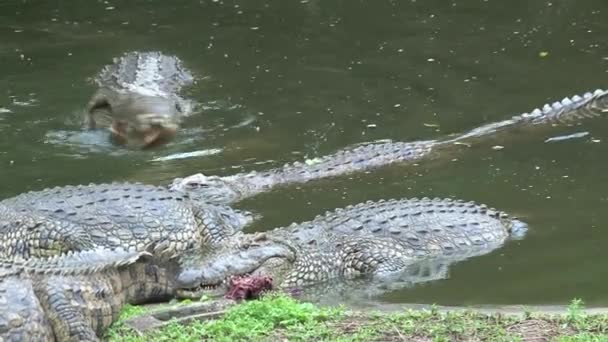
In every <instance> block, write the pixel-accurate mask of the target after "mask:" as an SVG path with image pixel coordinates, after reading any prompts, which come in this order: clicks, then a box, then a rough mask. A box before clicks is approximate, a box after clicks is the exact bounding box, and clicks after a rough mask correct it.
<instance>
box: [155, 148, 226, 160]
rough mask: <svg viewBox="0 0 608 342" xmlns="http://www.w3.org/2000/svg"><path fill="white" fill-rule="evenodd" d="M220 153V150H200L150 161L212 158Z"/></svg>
mask: <svg viewBox="0 0 608 342" xmlns="http://www.w3.org/2000/svg"><path fill="white" fill-rule="evenodd" d="M220 152H222V149H220V148H211V149H208V150H200V151H192V152H184V153H176V154H171V155H168V156H166V157H158V158H154V159H152V160H151V161H153V162H158V161H168V160H176V159H186V158H193V157H204V156H212V155H214V154H218V153H220Z"/></svg>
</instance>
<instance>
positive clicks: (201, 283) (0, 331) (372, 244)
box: [0, 199, 525, 341]
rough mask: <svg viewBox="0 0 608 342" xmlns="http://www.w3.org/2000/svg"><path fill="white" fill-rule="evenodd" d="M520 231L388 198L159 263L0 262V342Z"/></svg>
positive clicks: (356, 273)
mask: <svg viewBox="0 0 608 342" xmlns="http://www.w3.org/2000/svg"><path fill="white" fill-rule="evenodd" d="M522 231H525V226H524V225H522V224H520V223H519V222H518V221H516V220H513V219H509V218H508V217H507V215H506V214H504V213H502V212H499V211H496V210H494V209H490V208H487V207H486V206H484V205H477V204H474V203H472V202H463V201H452V200H449V199H443V200H440V199H433V200H431V199H410V200H390V201H379V202H367V203H362V204H358V205H354V206H349V207H347V208H345V209H338V210H336V211H334V212H331V213H327V214H325V215H324V216H318V217H317V218H315V219H314V220H312V221H309V222H304V223H300V224H293V225H291V226H289V227H286V228H277V229H275V230H273V231H271V232H268V233H265V234H255V235H253V234H243V233H240V232H239V233H235V234H234V235H233V236H231V237H230V239H226V240H225V241H222V242H218V243H216V244H214V245H212V246H210V247H209V248H204V249H200V248H192V249H187V250H185V251H182V252H180V253H178V254H177V255H174V256H169V257H165V256H155V255H154V253H150V252H149V251H153V250H155V249H156V247H155V246H154V244H155V243H152V244H151V245H148V246H145V247H144V248H143V249H142V250H140V251H125V250H124V249H108V248H99V247H98V248H92V249H90V250H87V251H80V252H68V253H64V254H63V255H60V256H54V257H42V258H40V257H31V258H29V259H27V260H23V259H5V258H0V304H1V305H0V340H3V341H23V340H35V341H55V340H57V341H96V340H97V339H98V337H99V336H102V335H103V334H104V332H105V331H106V329H107V328H108V327H109V326H110V325H111V324H112V323H113V322H114V321H115V320H116V319H117V317H118V315H119V312H120V310H121V308H122V306H123V305H125V304H127V303H129V304H139V303H145V302H151V301H161V300H167V299H169V298H171V297H176V296H177V297H180V298H192V297H194V296H200V295H201V294H204V293H206V292H207V291H210V292H213V291H214V290H219V289H222V286H221V285H222V284H223V283H222V282H223V281H224V280H225V279H228V278H229V277H231V276H235V275H243V274H256V273H263V274H269V275H272V277H273V278H274V283H275V284H276V285H279V286H280V287H283V288H293V287H297V288H306V287H308V286H311V285H315V284H318V283H322V282H327V281H332V280H336V279H338V278H341V279H351V278H356V277H360V276H364V275H373V276H374V277H386V276H389V275H390V274H394V273H396V272H400V271H402V270H404V269H405V268H407V267H408V265H411V264H413V263H415V262H416V261H418V260H423V259H433V258H445V259H446V260H449V262H455V261H458V260H462V259H464V258H466V257H471V256H475V255H481V254H485V253H488V252H490V251H492V250H494V249H496V248H498V247H499V246H500V245H502V244H503V243H504V241H505V240H506V239H507V238H508V237H509V236H510V235H513V234H515V233H518V234H519V233H521V232H522ZM210 289H214V290H210Z"/></svg>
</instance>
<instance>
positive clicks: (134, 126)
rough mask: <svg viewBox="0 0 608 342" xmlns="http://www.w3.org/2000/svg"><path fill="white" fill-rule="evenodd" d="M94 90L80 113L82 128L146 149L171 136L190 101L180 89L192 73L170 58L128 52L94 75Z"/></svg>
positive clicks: (189, 81) (191, 79) (189, 110)
mask: <svg viewBox="0 0 608 342" xmlns="http://www.w3.org/2000/svg"><path fill="white" fill-rule="evenodd" d="M94 82H95V84H96V85H97V87H98V89H97V91H96V92H95V93H94V94H93V96H92V97H91V99H90V100H89V102H88V104H87V106H86V111H85V126H86V127H88V128H89V129H94V128H97V127H99V126H101V127H105V128H108V129H109V130H110V132H111V133H112V136H113V138H114V140H116V141H117V142H118V143H121V144H126V145H127V146H133V147H148V146H152V145H155V144H158V143H162V142H164V141H167V140H168V139H169V138H171V137H172V136H174V135H175V133H176V132H177V130H178V128H179V125H180V122H181V120H182V118H183V117H184V116H187V115H189V114H191V113H192V112H193V110H194V102H193V101H190V100H186V99H184V98H182V97H180V95H179V92H180V90H181V89H182V88H183V87H185V86H188V85H191V84H193V83H194V77H193V75H192V73H191V72H190V71H189V70H187V69H186V68H185V67H184V66H183V63H182V61H181V60H180V59H179V58H177V57H175V56H167V55H164V54H162V53H161V52H156V51H152V52H129V53H125V54H124V55H123V56H121V57H119V58H115V59H114V63H113V64H110V65H107V66H105V67H104V68H103V69H102V70H101V71H100V72H99V74H98V75H97V76H96V77H95V78H94Z"/></svg>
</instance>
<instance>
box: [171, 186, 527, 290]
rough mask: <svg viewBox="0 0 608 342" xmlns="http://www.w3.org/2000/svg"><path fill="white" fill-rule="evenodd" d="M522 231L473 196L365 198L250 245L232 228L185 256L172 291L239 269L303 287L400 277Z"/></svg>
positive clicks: (206, 285) (216, 283)
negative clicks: (466, 199)
mask: <svg viewBox="0 0 608 342" xmlns="http://www.w3.org/2000/svg"><path fill="white" fill-rule="evenodd" d="M526 230H527V227H526V225H525V224H524V223H523V222H521V221H519V220H517V219H514V218H510V217H509V216H508V215H507V214H505V213H503V212H500V211H497V210H495V209H492V208H488V207H487V206H485V205H479V204H475V203H473V202H464V201H459V200H450V199H428V198H423V199H409V200H408V199H402V200H388V201H378V202H371V201H370V202H366V203H361V204H358V205H353V206H348V207H346V208H344V209H337V210H335V211H333V212H328V213H326V214H325V215H321V216H317V217H316V218H315V219H313V220H312V221H309V222H304V223H299V224H292V225H291V226H288V227H283V228H276V229H274V230H271V231H269V232H266V233H263V234H262V235H258V237H257V240H256V244H253V245H252V244H242V243H239V241H240V240H241V239H246V240H247V241H251V240H252V239H253V238H252V237H251V236H250V235H247V234H241V233H239V234H235V236H234V237H233V238H232V239H230V240H225V241H223V242H222V243H219V244H216V245H214V246H211V247H210V248H207V249H205V250H204V251H202V252H201V254H197V255H193V256H189V257H190V258H192V257H193V258H195V259H198V261H193V260H190V261H189V262H188V263H187V264H192V265H196V267H195V268H188V267H185V268H184V269H182V271H181V272H180V277H179V279H178V286H179V287H180V290H179V291H178V293H179V295H180V296H182V297H198V296H200V295H202V294H217V293H216V292H217V291H219V292H225V290H226V286H227V284H228V281H227V280H229V279H230V278H231V277H234V276H243V275H260V276H270V277H271V278H272V279H273V284H274V286H275V287H278V288H283V289H286V290H287V289H289V290H297V291H304V292H306V290H307V288H309V287H323V285H329V286H326V288H328V289H331V288H334V287H339V286H340V284H341V283H343V282H344V281H349V280H353V279H357V278H364V279H365V280H366V281H367V280H375V281H386V282H388V283H390V282H392V281H394V280H396V279H398V280H399V281H405V282H407V281H408V279H407V278H408V276H411V275H412V274H410V272H412V271H413V270H412V267H413V268H416V267H418V266H420V265H421V262H436V263H438V264H440V265H447V264H451V263H454V262H457V261H460V260H463V259H466V258H469V257H473V256H479V255H483V254H487V253H489V252H491V251H493V250H495V249H496V248H498V247H500V246H502V245H503V244H504V243H505V241H507V239H509V238H512V237H516V238H521V237H522V236H523V235H524V234H525V232H526ZM242 246H246V248H244V247H242ZM409 280H410V281H411V282H418V281H420V279H417V278H412V279H409Z"/></svg>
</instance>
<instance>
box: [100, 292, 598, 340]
mask: <svg viewBox="0 0 608 342" xmlns="http://www.w3.org/2000/svg"><path fill="white" fill-rule="evenodd" d="M140 310H141V308H138V307H134V306H127V307H126V308H125V310H124V311H123V316H121V320H124V319H128V318H129V317H133V315H137V314H141V313H142V312H141V311H140ZM538 336H542V337H545V338H547V339H548V340H551V341H559V342H580V341H598V342H599V341H606V342H608V316H606V315H588V314H585V312H584V306H583V302H582V301H581V300H577V299H576V300H573V301H572V303H571V305H570V307H569V310H568V312H567V314H566V315H564V316H547V315H538V314H534V313H531V312H524V313H522V314H521V315H519V316H506V315H500V314H495V315H486V314H482V313H478V312H475V311H471V310H469V311H451V312H440V311H438V310H437V309H435V308H432V309H430V310H405V311H401V312H396V313H380V312H366V313H361V312H348V311H346V310H345V309H344V308H331V309H330V308H321V307H317V306H314V305H312V304H309V303H303V302H299V301H297V300H295V299H292V298H290V297H288V296H285V295H269V296H266V297H264V298H263V299H261V300H257V301H249V302H246V303H243V304H240V305H237V306H234V307H232V308H230V309H229V310H228V311H227V312H226V314H225V315H224V316H223V317H222V318H221V319H218V320H214V321H207V322H196V323H192V324H190V325H180V324H178V323H177V322H172V323H170V324H169V325H168V326H167V327H166V328H164V329H162V330H159V331H155V332H153V333H151V334H150V335H148V336H136V335H135V334H133V333H132V332H130V331H129V330H128V329H127V328H126V327H125V326H124V324H122V323H121V322H120V321H119V322H118V323H117V324H115V325H114V327H113V328H112V329H111V330H110V333H109V334H108V337H109V340H110V341H120V342H126V341H129V342H136V341H180V342H181V341H201V340H213V341H252V340H255V341H286V340H288V341H429V340H431V341H437V342H441V341H454V340H457V341H469V340H484V341H522V340H524V337H526V338H527V337H538Z"/></svg>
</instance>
